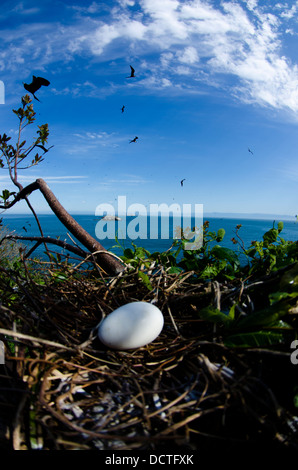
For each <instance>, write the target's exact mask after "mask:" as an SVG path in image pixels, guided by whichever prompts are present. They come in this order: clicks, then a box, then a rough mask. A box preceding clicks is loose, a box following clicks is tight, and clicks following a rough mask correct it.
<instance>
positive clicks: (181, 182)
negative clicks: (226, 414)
mask: <svg viewBox="0 0 298 470" xmlns="http://www.w3.org/2000/svg"><path fill="white" fill-rule="evenodd" d="M183 181H185V178H184V179H183V180H181V181H180V184H181V186H183Z"/></svg>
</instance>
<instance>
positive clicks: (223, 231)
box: [216, 228, 226, 242]
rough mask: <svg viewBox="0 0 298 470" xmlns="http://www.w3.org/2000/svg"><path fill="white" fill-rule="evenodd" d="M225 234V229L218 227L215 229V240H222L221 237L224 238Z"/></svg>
mask: <svg viewBox="0 0 298 470" xmlns="http://www.w3.org/2000/svg"><path fill="white" fill-rule="evenodd" d="M225 234H226V231H225V229H224V228H220V229H218V231H217V237H216V241H217V242H221V241H222V239H223V238H224V236H225Z"/></svg>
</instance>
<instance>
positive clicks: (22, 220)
mask: <svg viewBox="0 0 298 470" xmlns="http://www.w3.org/2000/svg"><path fill="white" fill-rule="evenodd" d="M1 217H2V218H3V225H5V226H6V227H7V228H8V229H9V230H10V231H14V233H15V234H18V235H21V236H26V235H27V236H39V230H38V227H37V224H36V221H35V219H34V217H33V216H32V215H15V214H2V215H1ZM38 217H39V220H40V223H41V226H42V229H43V232H44V235H45V236H50V237H53V238H57V237H59V238H60V239H61V240H66V241H68V242H69V243H72V242H71V239H70V238H69V237H68V235H67V233H69V232H68V230H67V229H66V228H65V227H64V226H63V224H62V223H61V222H60V221H59V220H58V219H57V217H56V216H54V215H39V216H38ZM73 217H74V218H75V219H76V220H77V222H78V223H79V224H81V226H82V227H83V228H84V229H85V230H86V231H87V232H88V233H90V235H92V236H93V237H94V238H96V239H97V240H98V241H99V242H100V243H101V244H102V246H103V247H104V248H106V249H111V250H112V251H113V252H114V253H115V254H117V255H121V254H122V249H119V248H115V245H116V242H115V239H114V237H113V234H115V233H116V234H117V233H118V236H119V237H120V239H119V242H120V244H121V245H122V246H123V247H126V248H127V247H131V242H133V243H134V244H135V245H137V246H143V247H144V248H146V249H147V250H148V251H150V252H151V253H152V252H155V251H160V252H162V251H165V250H167V249H168V248H170V246H171V244H172V241H173V229H172V220H171V219H170V223H169V235H170V238H166V239H163V238H161V216H159V230H158V236H159V238H158V239H152V238H150V223H149V219H147V224H146V221H144V220H143V222H141V226H142V227H140V226H137V227H135V232H139V233H144V231H142V230H141V229H142V228H144V227H146V225H147V233H145V235H146V237H147V238H145V239H144V238H142V239H140V238H138V239H136V240H131V239H129V238H128V236H127V234H128V233H129V227H130V230H131V229H132V228H134V225H135V222H136V221H137V219H136V217H127V218H126V226H124V231H123V221H122V222H121V223H120V222H115V223H114V222H113V221H109V222H106V223H105V225H104V226H103V230H105V231H106V230H108V231H110V237H112V239H109V238H105V239H102V238H101V239H99V238H97V236H96V233H97V234H98V231H97V232H96V226H97V223H98V222H99V220H100V219H99V218H98V217H95V216H94V215H73ZM139 220H141V219H139ZM206 220H208V221H209V230H210V231H217V230H218V229H219V228H224V229H225V232H226V234H225V237H224V239H223V241H222V242H221V243H220V244H221V245H222V246H225V247H228V248H232V249H233V250H236V251H237V250H239V251H241V250H240V248H239V247H238V246H237V245H234V244H233V243H232V241H231V238H232V237H235V238H236V225H237V224H241V225H242V227H241V229H240V231H239V235H240V236H241V238H242V240H243V243H244V246H245V247H246V248H248V247H249V245H250V243H251V241H252V240H261V239H262V236H263V234H264V233H265V232H266V231H267V230H269V229H270V228H272V226H273V222H274V221H273V220H272V221H271V220H260V219H240V218H237V219H236V218H234V219H233V218H208V217H206V218H205V219H204V221H206ZM278 222H279V220H276V221H275V227H277V223H278ZM283 223H284V229H283V231H282V232H281V236H282V237H283V238H284V239H285V240H292V241H296V240H298V223H297V222H296V221H295V220H293V221H290V220H284V221H283ZM119 224H120V225H119ZM144 224H145V225H144ZM119 227H120V229H119ZM25 229H26V230H27V232H26V231H25ZM151 233H153V231H151ZM154 233H155V232H154ZM70 235H71V234H70ZM123 236H126V239H123ZM71 237H73V236H72V235H71ZM121 237H122V239H121ZM23 243H26V244H28V247H31V246H32V242H23ZM78 245H79V246H81V245H80V243H78ZM51 249H52V250H53V251H56V252H61V250H60V248H58V247H56V246H54V245H51ZM32 256H36V257H39V258H45V255H44V247H43V246H40V247H39V248H38V249H37V250H36V251H34V253H33V255H32Z"/></svg>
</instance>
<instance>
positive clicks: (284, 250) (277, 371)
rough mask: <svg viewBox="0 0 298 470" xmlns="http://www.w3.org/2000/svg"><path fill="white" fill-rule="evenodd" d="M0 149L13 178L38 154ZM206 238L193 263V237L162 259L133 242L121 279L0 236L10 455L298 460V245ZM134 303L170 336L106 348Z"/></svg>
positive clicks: (268, 237) (3, 399)
mask: <svg viewBox="0 0 298 470" xmlns="http://www.w3.org/2000/svg"><path fill="white" fill-rule="evenodd" d="M26 100H27V99H26ZM23 105H24V108H22V109H23V111H20V110H19V111H18V113H19V117H20V121H21V117H22V116H23V115H24V116H25V117H24V119H25V118H26V119H27V120H28V118H29V120H30V119H31V118H30V116H31V114H30V113H31V111H30V109H31V108H30V107H29V108H28V106H27V105H29V102H27V101H24V102H23ZM26 112H27V115H26V114H25V113H26ZM22 113H23V114H22ZM44 131H45V128H44ZM42 135H43V137H42V136H41V135H40V134H38V138H37V140H36V141H35V143H34V144H33V147H32V146H31V147H32V149H33V148H34V146H35V147H36V146H37V147H38V146H39V145H42V146H44V144H45V143H46V139H45V134H42ZM39 139H42V140H39ZM0 140H1V145H2V152H3V155H4V156H5V158H6V164H7V166H8V169H9V171H10V173H11V175H12V177H13V178H15V176H16V173H14V169H13V168H14V167H13V164H11V162H12V161H14V162H15V161H16V160H13V158H16V156H18V161H23V160H24V158H25V157H26V156H27V155H29V153H28V152H29V150H30V148H31V147H29V148H28V149H27V150H26V151H25V150H21V149H23V148H24V146H25V144H23V145H21V144H17V147H15V148H14V149H13V148H12V147H9V146H8V140H7V137H6V136H5V135H4V136H2V137H1V139H0ZM42 150H43V149H42ZM3 158H4V157H3ZM35 158H37V160H38V159H39V158H40V157H39V156H38V157H35ZM35 158H34V159H33V160H32V161H31V164H35ZM2 165H4V162H3V159H2ZM37 186H38V185H37ZM34 187H35V186H34ZM38 187H39V189H40V188H43V184H41V185H40V186H38ZM18 189H19V192H18V193H17V194H12V193H9V194H8V193H7V192H5V191H6V190H4V192H2V200H3V206H4V208H9V207H11V205H12V204H13V203H15V201H16V202H17V201H18V200H19V199H20V198H21V197H23V196H22V195H24V197H25V198H27V197H28V194H27V190H26V191H25V192H24V189H26V188H22V187H18ZM12 198H13V199H12ZM26 201H27V199H26ZM2 230H5V229H4V228H3V229H2ZM203 230H204V242H203V246H202V248H201V249H200V250H196V251H188V250H186V249H185V247H186V243H187V242H189V240H186V239H184V238H183V237H182V239H181V240H175V242H174V243H173V246H172V247H171V249H170V250H168V251H167V252H164V253H160V252H155V253H150V252H148V251H147V250H145V249H144V248H142V247H137V246H136V245H134V244H132V245H131V247H130V248H126V249H123V252H122V256H121V257H120V258H119V259H118V258H117V257H114V255H111V257H112V256H113V257H114V258H115V259H117V262H118V263H119V264H120V265H121V266H122V267H123V269H121V270H120V272H118V273H116V274H115V273H113V274H111V273H108V272H106V271H105V270H103V269H102V268H101V266H100V264H98V259H96V258H95V257H93V256H92V253H88V252H86V253H85V255H86V258H84V256H83V255H84V253H83V252H80V253H75V252H74V251H71V250H70V255H69V256H68V257H67V258H62V257H60V256H59V255H55V256H54V255H53V254H52V253H50V256H49V260H48V261H42V260H38V259H32V258H30V256H28V252H27V251H26V249H25V247H24V246H19V245H16V243H17V242H14V241H13V237H12V236H11V235H9V234H7V233H5V232H2V234H1V240H0V249H1V250H2V252H1V259H0V298H1V303H0V340H1V341H3V343H4V345H5V364H4V365H0V416H1V418H0V448H3V449H7V448H10V449H25V450H31V449H49V450H56V449H66V450H70V449H82V450H85V449H86V450H89V449H90V450H113V451H114V450H118V449H125V450H128V449H132V450H134V449H141V450H147V451H150V452H158V451H162V452H163V453H173V449H175V453H176V454H182V453H185V452H190V453H193V452H194V451H196V450H198V451H199V456H200V458H201V457H202V454H203V452H206V453H207V455H209V456H210V452H211V451H214V449H216V450H217V452H218V453H220V455H221V456H224V455H229V456H231V455H233V454H231V452H233V451H234V450H237V451H239V450H242V451H243V452H246V454H243V455H255V456H258V455H259V452H260V451H262V452H263V453H267V452H270V455H271V456H272V455H275V454H276V453H277V452H278V451H279V452H281V451H285V453H286V456H289V455H290V454H289V453H290V451H291V450H293V451H294V452H297V450H298V418H297V413H298V410H297V407H298V375H297V367H298V365H297V362H298V360H297V359H298V358H297V356H298V354H297V350H298V338H297V316H298V243H297V242H290V241H286V240H285V239H284V238H283V237H282V230H283V226H282V223H281V222H280V223H278V224H277V227H275V224H274V225H273V227H272V228H271V229H270V230H268V231H267V233H265V234H264V236H263V238H262V240H261V241H254V242H252V243H251V245H250V246H249V247H245V246H244V243H243V241H242V239H241V226H240V225H238V226H237V227H236V234H235V238H234V239H233V242H234V244H235V250H231V249H228V248H226V247H225V246H223V244H222V242H223V239H224V237H225V231H224V229H220V230H218V231H217V232H211V231H209V225H208V222H205V224H204V227H203ZM14 238H16V237H14ZM24 238H26V237H24ZM40 238H41V240H42V242H44V237H43V236H42V235H41V237H40ZM116 243H117V246H120V244H119V242H118V240H117V239H116ZM236 248H237V249H236ZM11 250H12V251H11ZM31 252H32V251H31ZM77 255H79V256H80V260H81V262H78V256H77ZM86 266H87V267H86ZM136 300H143V301H146V302H153V303H154V304H155V305H157V306H158V307H159V308H160V309H161V311H162V312H163V315H164V318H165V325H164V328H163V331H162V332H161V334H160V336H159V337H158V338H157V339H156V340H155V341H153V342H152V343H151V344H149V345H147V346H144V347H142V348H139V349H138V350H136V351H125V352H123V351H113V350H109V349H107V348H106V347H104V346H103V345H102V344H101V343H100V342H99V340H98V338H97V334H96V332H97V325H98V324H99V322H100V321H101V320H102V319H103V318H104V316H105V315H108V314H109V313H110V312H111V311H113V310H114V309H115V308H117V307H118V306H120V305H123V304H125V303H128V302H132V301H136Z"/></svg>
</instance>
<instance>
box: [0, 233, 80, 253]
mask: <svg viewBox="0 0 298 470" xmlns="http://www.w3.org/2000/svg"><path fill="white" fill-rule="evenodd" d="M3 240H27V241H30V242H34V241H36V244H35V245H34V247H33V248H31V249H30V250H29V251H28V253H27V254H26V256H25V258H28V257H29V256H30V255H31V253H33V251H34V250H36V248H38V246H39V245H41V244H42V243H51V244H53V245H57V246H60V247H62V248H65V249H66V250H67V251H70V252H72V253H75V254H76V255H79V256H80V257H81V258H85V257H87V256H88V252H87V251H84V250H82V249H81V248H80V247H78V246H74V245H70V244H69V243H67V242H66V241H63V240H58V239H57V238H52V237H24V236H21V235H5V237H3V238H2V240H0V245H1V243H2V242H3Z"/></svg>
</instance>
